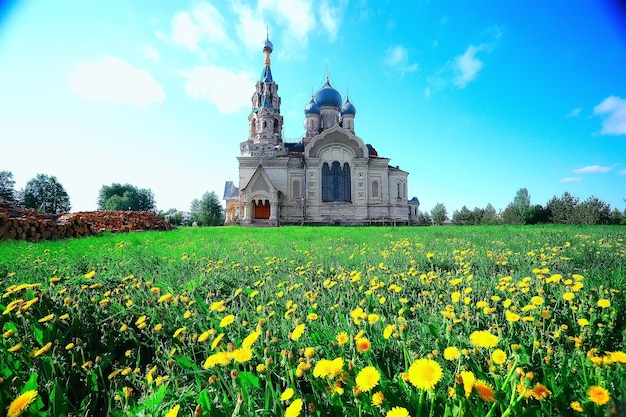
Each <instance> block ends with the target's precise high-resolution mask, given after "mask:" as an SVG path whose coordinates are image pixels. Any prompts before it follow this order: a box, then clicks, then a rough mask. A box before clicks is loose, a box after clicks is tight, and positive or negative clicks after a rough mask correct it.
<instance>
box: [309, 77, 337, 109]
mask: <svg viewBox="0 0 626 417" xmlns="http://www.w3.org/2000/svg"><path fill="white" fill-rule="evenodd" d="M342 101H343V100H342V99H341V94H339V91H337V90H335V89H334V88H333V86H332V85H330V82H329V81H328V78H326V84H324V86H323V87H322V88H320V90H319V91H318V92H317V93H316V94H315V102H316V103H317V105H318V106H320V107H325V106H328V107H336V108H337V110H339V109H340V108H341V103H342Z"/></svg>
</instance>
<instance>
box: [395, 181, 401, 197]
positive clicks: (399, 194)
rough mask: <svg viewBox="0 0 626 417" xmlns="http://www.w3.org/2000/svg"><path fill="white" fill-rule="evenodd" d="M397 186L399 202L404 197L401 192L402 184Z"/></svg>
mask: <svg viewBox="0 0 626 417" xmlns="http://www.w3.org/2000/svg"><path fill="white" fill-rule="evenodd" d="M396 185H397V186H398V200H399V199H400V198H401V197H402V194H401V191H400V183H399V182H398V183H396Z"/></svg>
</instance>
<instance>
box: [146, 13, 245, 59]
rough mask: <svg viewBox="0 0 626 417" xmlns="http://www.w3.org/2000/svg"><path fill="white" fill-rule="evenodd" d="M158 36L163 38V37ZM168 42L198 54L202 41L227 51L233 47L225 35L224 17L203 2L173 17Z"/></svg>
mask: <svg viewBox="0 0 626 417" xmlns="http://www.w3.org/2000/svg"><path fill="white" fill-rule="evenodd" d="M158 36H159V37H161V38H163V35H158ZM169 40H171V41H172V42H174V43H176V44H179V45H182V46H184V47H185V48H187V49H188V50H190V51H191V52H198V51H199V50H200V43H201V42H203V41H205V42H207V43H209V44H213V45H215V44H219V45H220V46H224V47H226V48H229V49H232V48H233V47H234V46H233V43H232V41H231V40H230V39H229V38H228V36H227V35H226V29H225V20H224V17H223V16H222V15H221V13H220V12H219V10H217V9H216V8H215V7H214V6H213V5H212V4H210V3H207V2H203V1H201V2H196V3H194V6H193V8H192V9H191V10H190V11H181V12H178V13H176V14H175V15H174V17H173V18H172V35H171V37H170V39H169Z"/></svg>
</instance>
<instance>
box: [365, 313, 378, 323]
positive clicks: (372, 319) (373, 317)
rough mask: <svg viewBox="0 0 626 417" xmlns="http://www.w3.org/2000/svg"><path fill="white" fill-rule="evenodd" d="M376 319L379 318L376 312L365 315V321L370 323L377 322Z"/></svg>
mask: <svg viewBox="0 0 626 417" xmlns="http://www.w3.org/2000/svg"><path fill="white" fill-rule="evenodd" d="M378 320H379V316H378V314H368V315H367V322H368V323H369V324H370V325H374V324H376V323H377V322H378Z"/></svg>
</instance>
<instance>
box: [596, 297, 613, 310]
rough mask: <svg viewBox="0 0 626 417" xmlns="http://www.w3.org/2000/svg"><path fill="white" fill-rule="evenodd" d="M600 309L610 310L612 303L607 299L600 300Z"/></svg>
mask: <svg viewBox="0 0 626 417" xmlns="http://www.w3.org/2000/svg"><path fill="white" fill-rule="evenodd" d="M598 307H601V308H609V307H611V302H610V301H609V300H607V299H605V298H602V299H600V300H598Z"/></svg>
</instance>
